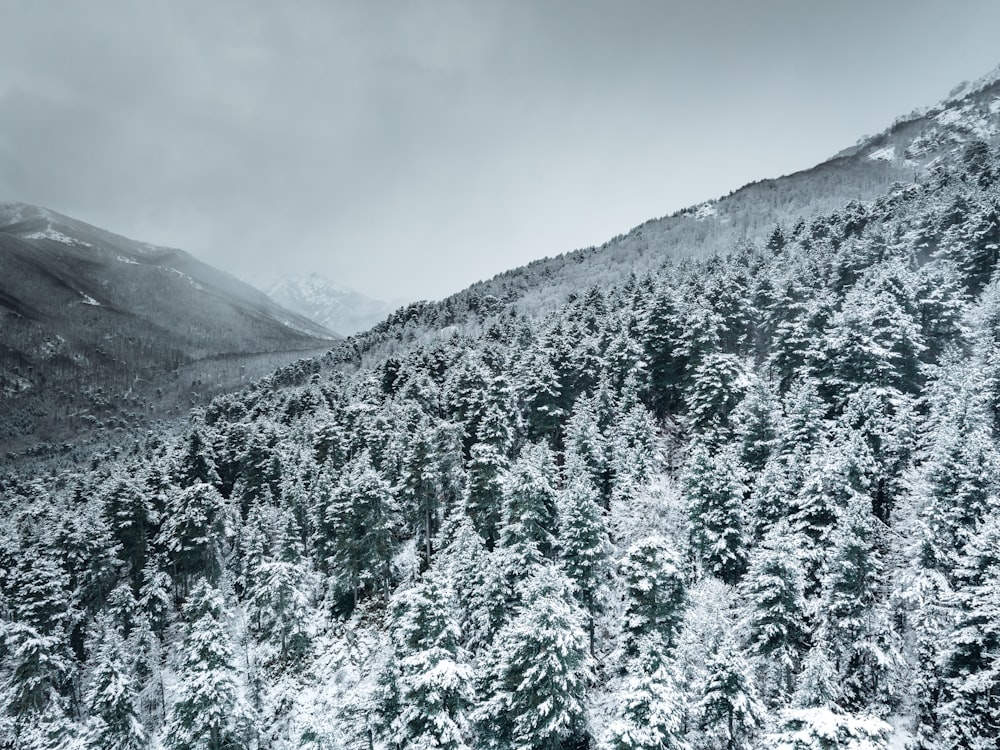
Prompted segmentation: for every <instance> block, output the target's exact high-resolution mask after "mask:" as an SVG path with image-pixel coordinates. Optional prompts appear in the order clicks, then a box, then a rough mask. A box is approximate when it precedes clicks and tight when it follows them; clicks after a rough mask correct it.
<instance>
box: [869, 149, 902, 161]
mask: <svg viewBox="0 0 1000 750" xmlns="http://www.w3.org/2000/svg"><path fill="white" fill-rule="evenodd" d="M868 158H869V159H871V160H872V161H894V160H895V158H896V147H895V146H884V147H883V148H880V149H878V150H877V151H872V152H871V153H870V154H868Z"/></svg>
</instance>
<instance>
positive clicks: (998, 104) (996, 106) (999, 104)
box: [990, 96, 1000, 115]
mask: <svg viewBox="0 0 1000 750" xmlns="http://www.w3.org/2000/svg"><path fill="white" fill-rule="evenodd" d="M998 113H1000V96H998V97H995V98H994V99H993V101H991V102H990V114H991V115H995V114H998Z"/></svg>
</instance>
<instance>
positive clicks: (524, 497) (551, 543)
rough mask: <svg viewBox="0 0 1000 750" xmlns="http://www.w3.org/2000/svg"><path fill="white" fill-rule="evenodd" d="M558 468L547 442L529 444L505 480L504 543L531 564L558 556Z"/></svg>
mask: <svg viewBox="0 0 1000 750" xmlns="http://www.w3.org/2000/svg"><path fill="white" fill-rule="evenodd" d="M555 481H556V468H555V459H554V457H553V455H552V451H550V450H549V448H548V447H547V446H546V445H545V444H544V443H530V444H528V445H526V446H525V447H524V448H523V449H522V450H521V454H520V455H519V456H518V458H517V460H516V461H515V462H514V465H513V466H511V468H510V472H509V473H508V474H507V476H506V477H505V479H504V526H503V530H502V532H501V542H502V544H503V546H504V548H506V549H507V550H508V551H509V552H510V553H512V554H514V555H515V556H516V557H517V558H519V559H520V560H521V564H522V566H523V567H522V570H521V575H522V576H523V575H525V574H526V569H527V567H528V566H531V565H535V564H539V563H541V561H542V560H543V559H545V558H548V559H551V558H553V557H554V556H555V552H556V545H557V525H558V522H559V518H558V512H557V507H556V497H557V495H556V488H555Z"/></svg>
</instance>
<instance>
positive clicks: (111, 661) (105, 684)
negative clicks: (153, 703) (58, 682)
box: [85, 620, 148, 750]
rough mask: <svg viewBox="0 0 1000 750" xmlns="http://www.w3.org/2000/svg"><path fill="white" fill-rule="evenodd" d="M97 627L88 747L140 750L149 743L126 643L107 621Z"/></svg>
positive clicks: (88, 699)
mask: <svg viewBox="0 0 1000 750" xmlns="http://www.w3.org/2000/svg"><path fill="white" fill-rule="evenodd" d="M97 627H98V637H99V639H100V640H99V642H98V645H97V650H96V656H95V660H94V661H95V664H94V669H93V674H92V677H91V683H90V686H89V688H88V690H87V695H86V698H85V702H86V704H87V707H88V709H89V711H90V716H91V722H90V726H89V727H88V731H87V735H86V739H85V745H86V747H88V748H94V750H140V749H141V748H145V747H147V746H148V739H147V736H146V730H145V728H144V727H143V725H142V722H141V721H140V719H139V713H138V709H137V706H136V703H137V695H136V690H135V684H134V681H133V679H132V675H131V674H130V672H131V670H130V668H129V667H130V664H129V661H130V660H129V659H128V658H127V656H126V651H125V643H124V641H123V640H122V638H121V636H120V635H119V634H118V633H117V632H116V630H115V628H114V627H113V626H112V625H111V623H110V622H108V621H107V620H104V621H102V622H99V623H98V625H97Z"/></svg>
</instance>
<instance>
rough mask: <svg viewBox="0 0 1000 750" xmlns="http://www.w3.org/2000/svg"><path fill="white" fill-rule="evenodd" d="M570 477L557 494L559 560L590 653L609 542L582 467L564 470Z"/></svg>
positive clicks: (593, 493) (593, 492)
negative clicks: (584, 624)
mask: <svg viewBox="0 0 1000 750" xmlns="http://www.w3.org/2000/svg"><path fill="white" fill-rule="evenodd" d="M567 473H568V474H570V475H569V476H568V478H567V480H566V486H565V487H564V488H563V490H562V491H561V492H560V494H559V528H560V530H561V533H560V544H561V557H562V561H563V566H564V568H565V569H566V573H567V574H568V575H569V578H570V580H571V581H573V583H574V587H573V594H574V596H575V597H576V599H577V601H578V602H579V603H580V607H581V608H582V609H583V612H584V614H585V616H586V619H587V635H588V637H589V640H590V650H591V653H593V651H594V630H595V621H596V618H597V615H598V614H599V613H600V612H601V610H602V608H603V607H602V598H603V589H604V586H605V580H604V579H605V576H606V574H607V572H608V568H609V558H610V555H611V542H610V540H609V539H608V532H607V529H606V527H605V523H604V517H603V514H602V512H601V506H600V505H599V500H598V494H597V491H596V490H595V489H594V487H593V485H592V484H591V480H590V478H589V476H588V474H587V472H586V471H584V470H583V467H577V466H575V465H568V466H567Z"/></svg>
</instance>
